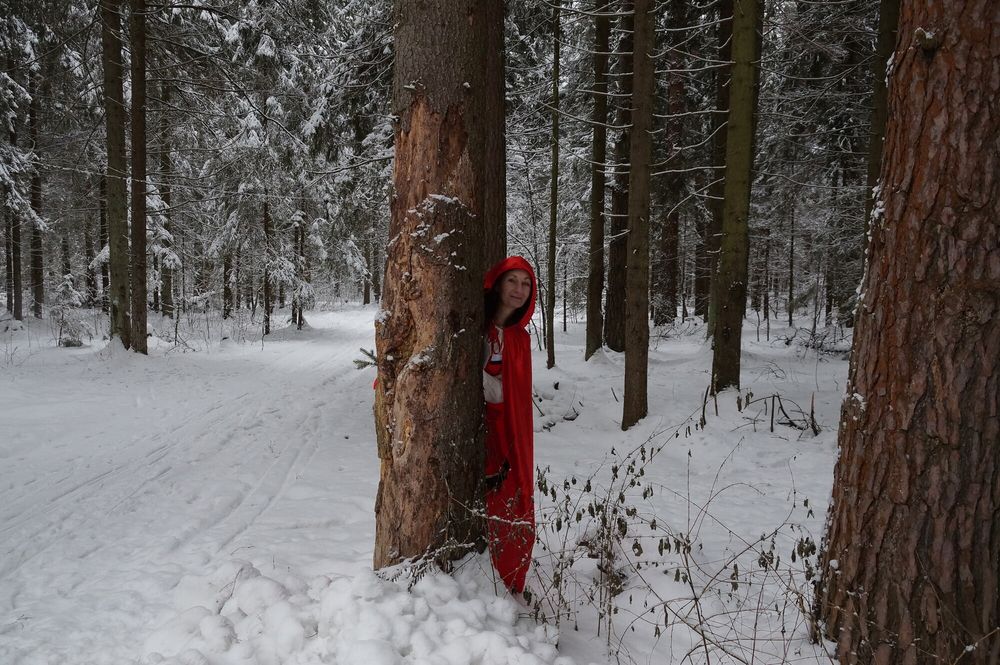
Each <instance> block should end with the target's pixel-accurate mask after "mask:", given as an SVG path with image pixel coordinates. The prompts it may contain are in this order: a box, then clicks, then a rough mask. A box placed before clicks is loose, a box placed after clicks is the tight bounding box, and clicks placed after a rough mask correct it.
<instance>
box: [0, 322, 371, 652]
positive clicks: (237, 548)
mask: <svg viewBox="0 0 1000 665" xmlns="http://www.w3.org/2000/svg"><path fill="white" fill-rule="evenodd" d="M352 314H353V316H352ZM373 314H374V313H373V311H371V310H360V311H356V312H346V313H345V312H338V313H337V314H336V315H322V314H315V315H314V316H313V317H311V321H310V322H311V323H312V324H313V325H315V326H318V329H316V330H310V331H304V333H303V334H302V335H301V336H302V337H304V338H305V339H303V340H298V339H296V338H295V336H294V335H291V334H288V333H284V334H281V335H276V337H278V338H279V341H269V342H266V343H265V345H264V348H263V350H261V347H260V344H259V343H258V344H256V345H254V344H247V345H246V346H243V347H236V346H232V347H228V348H223V349H221V350H218V351H214V352H212V353H195V354H186V355H184V356H180V357H178V356H174V357H171V358H162V357H157V354H156V352H155V351H154V353H153V354H152V355H151V357H150V358H134V357H125V358H122V359H119V358H115V357H112V358H111V359H110V360H109V359H106V358H98V357H95V355H94V352H93V351H91V352H90V356H89V357H88V356H87V355H85V354H83V353H80V354H79V355H78V356H77V357H78V358H80V359H82V360H81V362H79V363H69V364H63V365H56V366H54V367H45V368H44V369H41V370H39V371H32V372H27V371H26V372H23V373H22V374H21V375H20V376H14V377H12V378H13V380H12V381H4V382H2V383H0V404H4V405H8V406H9V409H8V408H5V409H4V411H5V414H6V413H10V414H12V415H13V418H11V419H8V418H6V417H5V418H4V420H5V421H6V422H4V423H0V442H3V441H6V442H12V443H11V444H4V445H0V463H2V465H3V468H4V471H3V473H2V475H0V662H2V663H5V664H10V665H16V664H20V663H23V664H25V665H28V664H34V663H49V662H59V663H74V662H87V663H98V662H107V663H123V662H134V661H135V660H136V659H137V655H138V654H137V653H136V649H137V648H138V645H137V643H141V640H142V637H143V635H144V634H145V633H146V632H148V630H149V629H150V626H151V625H152V624H155V622H156V620H157V618H158V617H157V615H160V616H163V615H164V613H165V612H168V611H169V610H170V609H171V608H170V606H169V603H170V600H169V597H170V594H169V593H168V592H169V591H170V590H171V589H172V587H174V586H175V585H176V583H177V582H178V580H179V579H180V578H181V576H183V575H185V574H204V572H205V570H207V566H209V565H210V564H211V563H212V562H213V561H214V560H215V559H216V557H221V558H225V557H229V556H241V557H243V558H247V559H251V558H252V553H253V550H254V549H256V548H258V547H260V548H261V549H263V550H266V551H268V552H272V551H275V550H280V547H279V546H271V545H273V544H274V543H273V541H272V540H271V538H270V536H271V535H272V534H273V535H277V536H279V542H280V534H282V533H284V534H288V533H291V532H293V531H294V530H295V529H298V528H299V527H307V528H309V527H314V526H317V525H323V526H327V527H329V526H332V525H334V524H336V523H338V522H344V521H345V520H347V521H357V520H358V519H359V518H360V519H362V520H366V521H369V522H373V515H372V506H371V505H369V504H370V499H365V500H357V499H354V498H350V497H372V496H374V486H375V483H376V482H377V478H378V473H377V459H376V457H375V455H374V449H373V443H372V441H373V439H374V436H373V433H372V432H371V431H361V432H342V431H338V426H340V425H341V424H344V425H348V426H354V425H355V424H356V423H358V422H362V423H363V422H366V420H367V422H368V423H369V427H370V422H371V421H370V419H364V418H357V416H356V414H357V411H358V409H359V408H362V409H363V408H368V407H367V406H366V405H368V404H370V396H369V395H367V394H366V393H365V391H370V390H371V383H370V382H371V371H368V372H358V371H357V370H355V368H354V365H353V363H352V360H353V359H354V358H355V357H357V356H358V353H357V352H356V349H357V348H358V347H360V346H369V347H370V346H371V337H372V321H371V319H372V316H373ZM324 325H326V326H329V328H327V329H324V328H323V327H322V326H324ZM345 338H346V339H345ZM51 352H52V353H59V351H56V350H53V351H51ZM191 365H198V367H191ZM178 366H180V367H178ZM33 369H34V368H33ZM5 371H6V370H5ZM194 377H197V381H196V382H195V381H193V378H194ZM118 379H123V380H124V382H125V383H126V385H124V386H123V385H115V383H116V380H118ZM123 388H124V390H123ZM56 391H58V392H56ZM234 394H235V395H236V396H233V395H234ZM81 396H83V398H82V399H81ZM129 397H131V399H129ZM38 421H43V422H46V423H47V425H46V427H44V428H39V427H38V426H37V425H36V424H35V423H36V422H38ZM29 424H30V425H29ZM22 427H23V429H22ZM40 429H41V430H42V431H43V432H44V437H43V438H42V439H40V440H39V439H36V440H33V441H28V440H26V435H24V434H22V433H23V432H28V431H30V432H31V433H32V435H37V434H38V433H40V432H39V430H40ZM348 435H354V436H353V438H352V439H347V438H346V437H347V436H348ZM335 447H336V448H340V450H338V451H337V452H338V453H342V454H343V458H342V459H341V460H339V463H338V459H337V458H339V457H340V455H338V454H334V455H333V456H332V457H333V458H334V459H333V461H332V462H331V460H330V459H324V460H323V464H322V465H320V466H323V467H325V468H327V469H329V468H330V467H331V466H332V467H333V468H337V467H339V468H340V469H344V468H358V467H360V469H361V471H362V472H360V473H355V474H352V477H353V478H354V479H356V480H360V481H362V482H361V485H362V487H363V491H360V492H349V493H346V497H348V498H347V499H346V500H345V501H344V502H343V504H342V505H331V504H329V503H327V504H326V505H322V506H312V509H311V510H300V509H299V508H293V509H291V510H288V509H286V510H284V511H282V510H280V509H277V508H276V507H277V506H278V504H280V503H281V502H282V501H283V500H287V501H288V502H289V503H290V504H292V505H294V506H299V505H301V504H302V503H307V502H308V500H309V499H310V498H312V499H314V500H315V501H327V502H328V501H329V499H330V496H329V494H324V493H322V492H319V491H316V490H314V489H310V487H311V485H316V483H317V480H322V479H317V478H316V477H315V476H313V477H311V478H306V476H308V474H309V471H310V470H311V469H313V468H314V462H315V461H316V458H317V456H318V453H320V451H321V449H324V448H325V449H326V451H327V458H329V457H330V454H329V453H330V452H332V449H333V448H335ZM123 456H124V457H123ZM303 479H305V482H302V481H303ZM330 482H343V481H342V479H336V480H334V479H330ZM320 487H321V485H320ZM272 513H275V514H274V515H272ZM316 513H321V514H322V515H323V516H322V517H319V516H317V515H316ZM299 515H302V517H299ZM371 529H372V527H369V528H368V530H369V531H370V530H371ZM355 533H356V532H355ZM366 544H367V543H366ZM320 551H322V547H319V548H318V552H317V554H318V553H319V552H320ZM340 551H341V552H342V551H343V548H341V550H340ZM368 551H370V550H367V549H366V550H365V551H364V552H362V553H361V554H363V556H364V557H365V559H359V560H358V561H356V562H353V563H354V566H352V567H360V566H362V565H367V564H368V561H367V560H366V558H367V556H368ZM273 563H274V564H275V565H278V562H273ZM325 563H326V567H327V572H330V570H329V565H330V563H331V562H329V561H327V562H325ZM314 564H316V565H317V566H318V567H319V566H321V564H319V562H314ZM286 565H287V564H286ZM343 565H344V563H343V562H340V566H341V567H343ZM289 567H290V566H289ZM344 572H345V573H346V572H347V571H344ZM151 599H153V600H154V601H156V600H159V601H161V602H160V605H159V606H156V605H155V603H154V604H153V605H152V606H151V605H150V602H149V601H150V600H151ZM80 613H87V614H88V615H89V619H88V620H84V621H81V618H80V616H79V614H80ZM88 622H92V623H91V625H90V626H89V627H88V631H87V632H88V635H87V641H88V642H90V648H89V649H88V653H74V652H72V651H66V650H64V649H63V648H62V647H61V644H62V643H64V640H63V639H60V637H61V636H63V637H65V636H66V635H67V634H72V633H74V632H75V631H78V630H79V626H80V624H81V623H83V624H87V623H88ZM102 624H103V625H102ZM123 632H125V633H126V634H128V633H131V634H133V635H134V636H135V638H136V640H135V642H133V643H129V641H125V642H124V643H123V641H122V639H121V635H122V633H123ZM73 642H74V641H73V640H71V639H67V640H65V643H68V644H72V643H73Z"/></svg>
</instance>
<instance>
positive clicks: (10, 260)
mask: <svg viewBox="0 0 1000 665" xmlns="http://www.w3.org/2000/svg"><path fill="white" fill-rule="evenodd" d="M5 193H6V192H5ZM13 217H14V214H13V213H12V212H11V211H10V210H9V209H7V208H5V209H4V215H3V221H4V229H3V258H4V273H5V275H4V276H5V277H6V279H5V280H4V285H5V286H6V290H7V294H6V295H7V300H6V301H5V302H6V303H7V311H8V312H11V313H13V311H14V252H13V237H12V236H13V231H14V229H13V224H12V223H11V220H12V219H13Z"/></svg>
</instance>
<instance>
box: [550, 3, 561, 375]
mask: <svg viewBox="0 0 1000 665" xmlns="http://www.w3.org/2000/svg"><path fill="white" fill-rule="evenodd" d="M560 2H561V0H555V3H554V4H553V5H552V138H551V140H550V143H551V148H552V165H551V171H550V173H549V246H548V249H549V251H548V265H547V266H546V267H547V271H546V279H545V284H546V288H545V292H546V295H547V296H548V297H547V298H546V299H545V301H546V302H545V352H546V360H545V366H546V367H547V368H549V369H552V368H553V367H555V364H556V333H555V329H556V326H555V316H556V221H557V219H558V216H559V40H560V39H562V36H561V35H560V34H559V4H560ZM563 306H564V307H565V303H563Z"/></svg>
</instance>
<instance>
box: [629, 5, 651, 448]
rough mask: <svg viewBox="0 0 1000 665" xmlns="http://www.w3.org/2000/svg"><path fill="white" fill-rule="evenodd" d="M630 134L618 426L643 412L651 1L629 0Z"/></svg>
mask: <svg viewBox="0 0 1000 665" xmlns="http://www.w3.org/2000/svg"><path fill="white" fill-rule="evenodd" d="M633 11H634V19H633V23H634V27H635V31H634V33H633V35H634V46H633V50H634V56H633V59H632V60H633V72H634V74H633V86H634V87H633V92H632V132H631V134H632V136H631V145H630V147H629V155H630V159H629V163H630V167H629V180H628V191H629V199H628V245H627V248H628V268H627V271H626V284H625V286H626V291H625V396H624V398H623V399H622V429H623V430H626V429H628V428H629V427H631V426H632V425H634V424H636V423H637V422H639V420H641V419H642V418H645V417H646V412H647V399H646V389H647V386H646V373H647V365H648V362H647V361H648V357H649V178H650V166H651V161H652V150H653V138H652V134H651V131H652V129H653V88H654V67H653V64H654V63H653V54H654V53H655V51H656V32H655V30H654V21H653V0H635V3H634V10H633Z"/></svg>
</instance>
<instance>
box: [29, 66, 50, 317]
mask: <svg viewBox="0 0 1000 665" xmlns="http://www.w3.org/2000/svg"><path fill="white" fill-rule="evenodd" d="M38 78H39V75H38V74H35V73H32V74H29V75H28V81H29V82H30V84H29V85H30V89H31V103H30V104H29V105H28V138H29V141H30V143H31V153H32V156H33V159H34V161H35V163H34V165H33V166H32V169H31V209H32V210H33V211H34V213H35V220H34V223H33V224H32V225H31V239H30V243H31V244H30V254H29V260H30V266H29V275H30V276H31V314H32V316H34V317H35V318H36V319H40V318H42V306H43V305H44V304H45V254H44V249H43V244H42V226H41V225H42V170H41V160H40V159H39V157H40V155H39V154H38V152H39V148H38V122H39V120H38V112H39V105H40V103H41V99H40V97H41V94H42V93H41V91H40V90H39V81H38ZM46 87H47V86H46Z"/></svg>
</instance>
